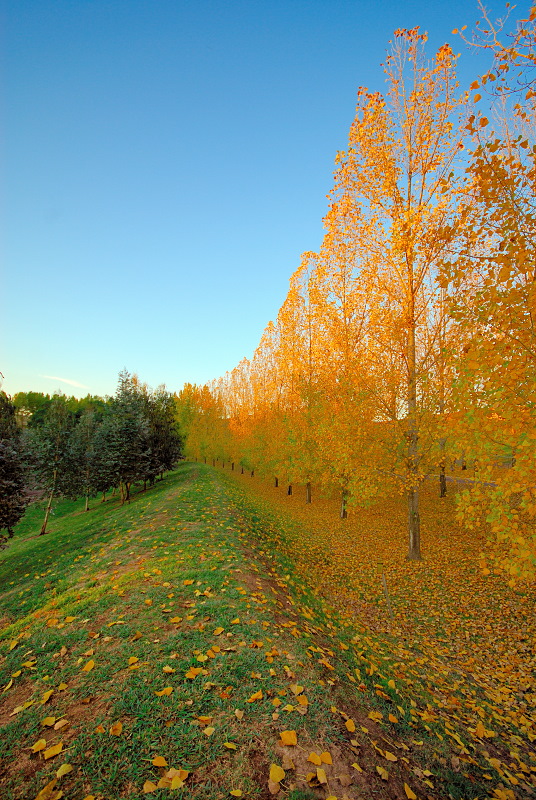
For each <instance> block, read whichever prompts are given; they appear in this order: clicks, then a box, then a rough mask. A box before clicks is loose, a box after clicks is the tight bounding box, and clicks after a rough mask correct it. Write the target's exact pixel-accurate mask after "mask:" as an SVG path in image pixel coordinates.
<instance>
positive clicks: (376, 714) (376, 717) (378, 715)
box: [367, 711, 383, 722]
mask: <svg viewBox="0 0 536 800" xmlns="http://www.w3.org/2000/svg"><path fill="white" fill-rule="evenodd" d="M367 716H368V718H369V719H372V720H374V722H379V720H380V719H383V714H382V712H381V711H369V713H368V714H367Z"/></svg>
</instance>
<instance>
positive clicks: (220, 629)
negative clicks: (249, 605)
mask: <svg viewBox="0 0 536 800" xmlns="http://www.w3.org/2000/svg"><path fill="white" fill-rule="evenodd" d="M223 630H224V629H223V628H215V630H214V636H219V635H220V633H223ZM234 791H235V792H240V789H235V790H234ZM231 794H232V792H231ZM240 794H242V792H240ZM236 797H240V795H236Z"/></svg>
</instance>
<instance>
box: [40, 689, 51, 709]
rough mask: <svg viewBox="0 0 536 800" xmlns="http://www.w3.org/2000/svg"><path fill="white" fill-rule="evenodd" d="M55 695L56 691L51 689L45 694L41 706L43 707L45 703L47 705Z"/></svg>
mask: <svg viewBox="0 0 536 800" xmlns="http://www.w3.org/2000/svg"><path fill="white" fill-rule="evenodd" d="M53 693H54V689H49V690H48V691H47V692H44V694H43V698H42V700H41V705H42V706H44V705H45V703H46V702H47V701H48V700H50V698H51V697H52V694H53Z"/></svg>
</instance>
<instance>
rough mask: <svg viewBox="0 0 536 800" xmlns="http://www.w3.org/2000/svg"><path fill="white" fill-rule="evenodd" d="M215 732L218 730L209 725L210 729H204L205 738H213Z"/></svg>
mask: <svg viewBox="0 0 536 800" xmlns="http://www.w3.org/2000/svg"><path fill="white" fill-rule="evenodd" d="M215 730H216V728H212V727H211V726H210V725H209V727H208V728H204V729H203V733H204V734H205V736H212V734H213V733H214V731H215Z"/></svg>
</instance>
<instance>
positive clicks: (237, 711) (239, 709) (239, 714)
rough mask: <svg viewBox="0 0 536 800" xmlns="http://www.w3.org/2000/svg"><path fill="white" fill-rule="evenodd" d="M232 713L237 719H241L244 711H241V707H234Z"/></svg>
mask: <svg viewBox="0 0 536 800" xmlns="http://www.w3.org/2000/svg"><path fill="white" fill-rule="evenodd" d="M234 713H235V717H236V718H237V719H242V718H243V716H244V712H243V711H242V709H241V708H235V712H234Z"/></svg>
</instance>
